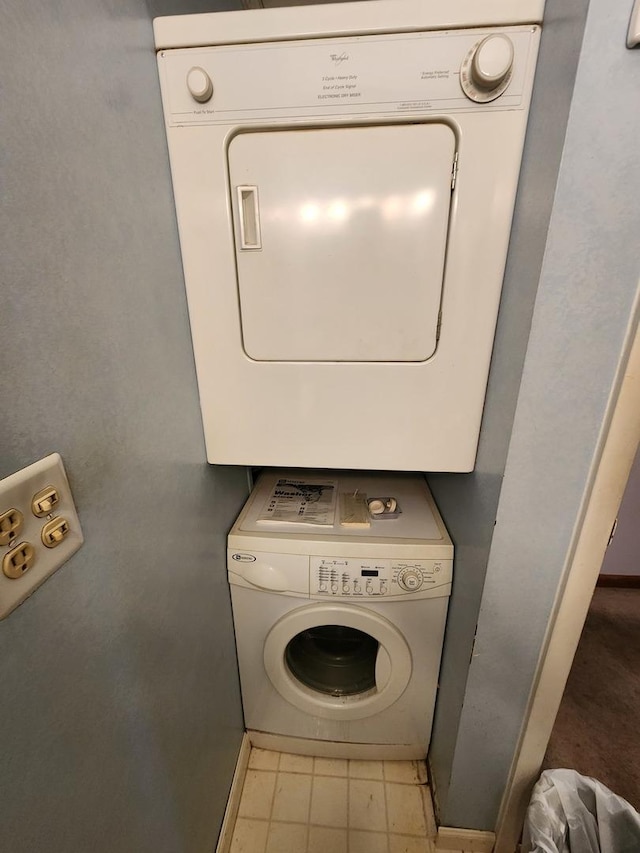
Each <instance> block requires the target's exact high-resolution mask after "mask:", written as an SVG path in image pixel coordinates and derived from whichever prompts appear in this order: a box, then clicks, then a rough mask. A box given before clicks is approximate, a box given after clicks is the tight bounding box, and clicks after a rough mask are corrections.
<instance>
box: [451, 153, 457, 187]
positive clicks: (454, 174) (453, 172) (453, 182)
mask: <svg viewBox="0 0 640 853" xmlns="http://www.w3.org/2000/svg"><path fill="white" fill-rule="evenodd" d="M457 177H458V152H457V151H456V153H455V154H454V157H453V167H452V169H451V189H452V190H455V188H456V178H457Z"/></svg>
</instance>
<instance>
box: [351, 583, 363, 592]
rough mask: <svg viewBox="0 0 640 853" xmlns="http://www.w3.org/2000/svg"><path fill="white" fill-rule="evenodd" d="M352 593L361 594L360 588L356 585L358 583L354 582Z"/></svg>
mask: <svg viewBox="0 0 640 853" xmlns="http://www.w3.org/2000/svg"><path fill="white" fill-rule="evenodd" d="M353 591H354V592H362V587H361V586H360V584H359V583H358V581H354V583H353Z"/></svg>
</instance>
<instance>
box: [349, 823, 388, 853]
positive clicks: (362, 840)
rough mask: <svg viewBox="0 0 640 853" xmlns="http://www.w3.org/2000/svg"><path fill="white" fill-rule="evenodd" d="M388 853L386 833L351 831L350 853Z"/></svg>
mask: <svg viewBox="0 0 640 853" xmlns="http://www.w3.org/2000/svg"><path fill="white" fill-rule="evenodd" d="M388 851H389V845H388V841H387V835H386V833H384V832H359V831H358V830H353V829H350V830H349V853H388Z"/></svg>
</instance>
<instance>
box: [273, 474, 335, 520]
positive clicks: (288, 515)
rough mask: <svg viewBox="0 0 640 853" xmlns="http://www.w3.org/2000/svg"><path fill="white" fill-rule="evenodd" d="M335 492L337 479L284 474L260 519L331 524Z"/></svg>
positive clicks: (333, 513)
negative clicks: (308, 477)
mask: <svg viewBox="0 0 640 853" xmlns="http://www.w3.org/2000/svg"><path fill="white" fill-rule="evenodd" d="M336 494H337V483H336V481H334V480H316V479H309V480H307V479H290V478H284V477H281V478H280V479H279V480H278V481H277V482H276V484H275V485H274V487H273V489H272V490H271V493H270V494H269V497H268V499H267V500H266V502H265V504H264V507H263V510H262V512H261V513H260V515H259V516H258V521H276V522H278V523H280V524H283V523H294V524H320V525H327V526H328V525H332V524H333V522H334V519H335V514H336Z"/></svg>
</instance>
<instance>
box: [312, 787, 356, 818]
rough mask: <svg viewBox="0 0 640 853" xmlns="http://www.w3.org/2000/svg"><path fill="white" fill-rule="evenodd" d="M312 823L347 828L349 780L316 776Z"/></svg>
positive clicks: (313, 791)
mask: <svg viewBox="0 0 640 853" xmlns="http://www.w3.org/2000/svg"><path fill="white" fill-rule="evenodd" d="M310 822H311V823H316V824H319V825H320V826H339V827H342V826H344V827H346V826H347V780H346V779H338V778H336V777H335V776H314V779H313V785H312V788H311V817H310Z"/></svg>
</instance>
